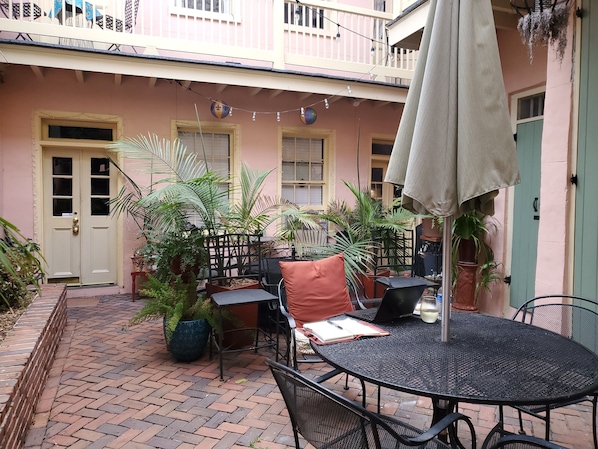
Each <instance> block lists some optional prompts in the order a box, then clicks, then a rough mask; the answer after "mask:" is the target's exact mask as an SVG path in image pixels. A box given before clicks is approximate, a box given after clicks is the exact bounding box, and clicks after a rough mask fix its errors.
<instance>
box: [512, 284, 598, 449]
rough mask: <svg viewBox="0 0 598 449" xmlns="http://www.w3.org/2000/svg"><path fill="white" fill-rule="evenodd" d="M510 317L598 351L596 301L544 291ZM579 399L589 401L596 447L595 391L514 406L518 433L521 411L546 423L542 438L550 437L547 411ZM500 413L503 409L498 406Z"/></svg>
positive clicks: (575, 402) (521, 424)
mask: <svg viewBox="0 0 598 449" xmlns="http://www.w3.org/2000/svg"><path fill="white" fill-rule="evenodd" d="M513 320H515V321H521V322H523V323H527V324H529V325H532V326H538V327H541V328H543V329H547V330H549V331H553V332H555V333H557V334H560V335H563V336H564V337H567V338H570V339H573V340H575V341H577V342H578V343H580V344H582V345H584V346H585V347H587V348H588V349H589V350H591V351H592V352H597V351H598V302H597V301H594V300H591V299H587V298H582V297H579V296H571V295H544V296H537V297H535V298H532V299H530V300H528V301H527V302H526V303H525V304H523V305H522V306H521V307H519V309H518V310H517V312H515V314H514V315H513ZM580 402H590V403H591V404H592V409H593V412H592V420H593V422H592V430H593V439H594V447H595V448H597V449H598V438H597V429H596V425H597V424H598V423H597V419H596V415H597V402H598V391H596V392H594V393H593V394H591V395H588V396H585V397H583V398H581V399H575V400H571V401H567V402H564V403H558V404H550V405H549V406H543V405H538V406H517V407H514V408H516V409H517V411H518V415H519V426H520V433H524V430H523V418H522V414H523V413H526V414H529V415H532V416H534V417H536V418H539V419H541V420H543V421H544V422H545V423H546V435H545V439H546V440H549V439H550V438H549V437H550V412H551V410H554V409H557V408H560V407H565V406H568V405H572V404H577V403H580ZM501 413H502V410H501Z"/></svg>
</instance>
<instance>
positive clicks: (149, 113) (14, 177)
mask: <svg viewBox="0 0 598 449" xmlns="http://www.w3.org/2000/svg"><path fill="white" fill-rule="evenodd" d="M198 70H200V69H198ZM84 77H85V80H84V82H83V83H81V82H78V81H77V80H76V78H75V74H74V72H72V71H68V70H46V71H44V76H43V78H41V79H40V78H37V77H36V76H35V75H34V73H33V71H32V70H31V69H30V68H29V67H20V66H14V65H13V66H10V67H9V68H8V70H7V72H6V73H5V78H4V83H2V84H0V98H2V106H1V109H0V114H1V117H0V148H1V150H2V155H1V157H2V162H3V165H2V167H1V168H2V178H1V185H0V188H1V200H0V216H2V217H5V218H7V219H8V220H10V221H12V222H14V223H15V224H17V225H18V226H19V227H20V228H21V229H22V230H23V232H24V233H25V234H26V235H27V236H29V237H33V233H34V229H35V226H34V211H33V209H34V206H37V207H41V204H40V201H41V199H40V198H35V189H36V183H37V182H38V180H36V179H34V171H33V167H32V162H33V142H34V131H33V130H34V123H33V122H34V120H33V119H34V116H35V112H36V111H60V112H62V113H64V112H66V113H67V118H70V119H72V120H85V119H88V118H89V116H88V114H105V115H114V116H117V117H119V118H121V119H122V124H123V132H124V135H125V136H128V137H135V136H137V135H139V134H147V133H148V132H151V133H156V134H157V135H159V136H160V137H163V138H167V139H169V138H170V132H171V120H174V119H177V120H188V121H195V105H197V108H198V111H199V118H200V120H201V121H202V122H204V123H205V122H207V121H215V120H217V119H216V118H214V117H213V116H212V115H211V114H210V108H209V106H210V100H209V98H211V97H214V96H217V97H218V98H219V99H221V100H223V101H225V102H226V103H228V104H229V105H231V106H233V107H234V114H233V117H229V118H227V119H226V120H227V123H231V122H234V123H238V124H239V125H240V132H239V138H240V154H241V159H242V160H243V161H246V162H247V163H249V164H250V166H251V167H252V168H255V169H269V168H272V167H277V166H278V164H279V162H278V157H279V156H278V148H279V143H278V138H279V127H284V126H296V127H301V126H305V125H302V123H301V122H300V117H299V113H298V112H296V111H295V112H293V113H286V114H284V113H283V114H282V115H281V121H280V122H277V121H276V114H273V115H272V114H270V115H266V114H258V116H257V119H256V121H255V122H254V121H252V119H251V113H250V112H244V111H257V112H258V113H259V112H272V111H285V110H291V109H296V108H298V107H301V106H305V105H309V104H310V103H313V102H314V101H317V100H318V98H316V97H313V98H309V99H307V100H299V98H298V96H297V95H296V94H293V93H282V94H280V95H278V96H277V97H275V98H271V97H270V96H269V95H268V93H267V92H263V93H260V94H258V95H255V96H252V95H250V94H249V93H248V91H247V90H245V89H242V88H236V87H227V88H226V89H225V90H224V91H223V92H222V93H221V94H217V93H216V92H215V89H214V86H210V85H201V84H197V83H195V84H192V85H191V90H185V89H184V88H182V87H181V86H180V85H178V84H177V83H175V82H171V81H167V80H163V79H160V80H158V82H157V84H156V85H155V86H154V87H150V85H149V82H148V80H147V79H141V78H134V77H123V80H122V83H121V85H117V84H116V83H115V80H114V77H113V76H111V75H108V74H101V73H86V74H85V75H84ZM342 88H344V85H343V86H341V88H340V89H342ZM375 106H376V105H375V104H374V103H372V102H362V103H361V104H360V105H359V106H358V107H354V106H353V105H352V102H350V101H349V100H348V99H345V98H342V99H340V100H338V101H336V102H331V104H330V109H328V110H326V109H325V108H324V105H323V104H321V105H319V106H315V108H316V110H317V112H318V118H317V121H316V123H315V124H314V125H311V128H322V129H327V130H335V133H336V135H335V139H336V146H335V151H336V158H335V159H334V160H332V161H331V164H332V173H333V175H334V177H333V178H332V179H333V182H334V185H335V189H336V197H337V198H338V199H346V200H349V199H350V198H351V197H350V195H349V193H348V190H347V189H346V188H345V187H344V186H343V184H342V181H343V180H347V181H350V182H352V183H357V148H358V145H357V136H358V132H357V130H358V128H360V136H361V139H360V144H359V147H360V152H361V157H360V170H361V173H360V175H361V182H362V185H364V186H365V185H367V184H366V183H367V182H368V180H369V154H370V148H371V140H372V136H376V137H380V136H386V137H387V138H388V139H389V140H390V141H392V140H393V139H394V136H395V134H396V130H397V126H398V121H399V117H400V113H401V107H400V105H386V106H383V107H375ZM277 189H278V186H277V176H276V175H275V174H272V175H270V177H269V178H268V180H267V183H266V187H265V193H266V194H276V193H277ZM134 237H135V227H134V226H132V225H131V224H127V225H126V227H125V239H124V255H123V264H124V281H125V286H126V288H128V287H129V284H130V276H128V272H129V271H130V268H129V267H130V260H129V256H130V254H131V253H132V250H133V249H134V248H135V247H136V246H137V243H136V242H135V239H134Z"/></svg>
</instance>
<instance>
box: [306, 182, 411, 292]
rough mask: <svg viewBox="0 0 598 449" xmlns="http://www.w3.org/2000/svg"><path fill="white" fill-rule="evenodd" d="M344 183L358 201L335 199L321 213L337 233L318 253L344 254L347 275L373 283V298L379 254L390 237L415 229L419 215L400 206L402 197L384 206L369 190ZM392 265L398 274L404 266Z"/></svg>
mask: <svg viewBox="0 0 598 449" xmlns="http://www.w3.org/2000/svg"><path fill="white" fill-rule="evenodd" d="M344 184H345V186H346V187H347V188H348V189H349V190H350V192H351V193H352V194H353V197H354V199H355V204H354V206H353V207H351V206H349V205H348V204H347V203H346V202H344V201H333V202H331V203H330V205H329V206H328V208H327V210H326V211H325V212H324V213H323V214H322V215H320V216H319V217H320V218H323V219H325V220H327V221H328V222H329V223H331V224H332V226H333V227H334V230H335V235H334V239H333V242H332V244H331V245H322V246H319V247H318V248H317V251H316V253H317V254H318V255H319V256H322V257H327V256H330V255H332V254H338V253H343V254H344V257H345V267H346V270H347V276H348V277H349V278H350V279H351V280H352V281H353V282H355V283H357V284H361V285H363V286H364V287H365V288H368V286H370V285H371V291H367V290H366V294H368V296H370V297H373V296H374V294H373V280H372V273H371V270H372V267H373V266H374V263H375V260H374V259H375V257H376V253H377V252H378V251H379V250H381V252H384V246H385V244H386V239H387V238H389V236H391V235H396V234H400V233H402V232H404V231H406V230H409V229H412V228H413V226H414V220H415V218H416V217H417V215H415V214H413V213H412V212H410V211H408V210H407V209H404V208H403V207H401V200H400V198H397V199H395V200H394V201H393V202H392V204H390V205H389V206H388V207H384V205H383V204H382V203H381V202H380V201H378V200H376V199H374V198H372V197H371V195H370V194H369V192H368V191H366V190H362V189H360V188H359V186H356V185H354V184H351V183H349V182H346V181H344ZM395 256H397V257H395V259H396V260H399V259H401V257H400V256H401V255H398V254H395ZM391 265H393V266H392V267H391V268H392V269H393V271H395V272H396V273H400V272H401V271H403V270H404V269H405V267H403V266H400V265H398V264H391ZM377 274H378V275H380V273H377ZM388 274H390V273H388Z"/></svg>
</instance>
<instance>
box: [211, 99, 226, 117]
mask: <svg viewBox="0 0 598 449" xmlns="http://www.w3.org/2000/svg"><path fill="white" fill-rule="evenodd" d="M210 112H211V113H212V115H213V116H214V117H216V118H226V117H228V114H229V112H230V107H229V105H227V104H226V103H224V102H222V101H212V104H211V106H210Z"/></svg>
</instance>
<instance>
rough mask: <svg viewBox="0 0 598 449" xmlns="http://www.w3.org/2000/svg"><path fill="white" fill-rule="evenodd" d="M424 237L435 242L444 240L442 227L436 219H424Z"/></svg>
mask: <svg viewBox="0 0 598 449" xmlns="http://www.w3.org/2000/svg"><path fill="white" fill-rule="evenodd" d="M422 236H424V237H427V239H428V240H432V241H434V242H439V241H440V240H441V239H442V226H441V225H440V223H438V220H437V219H436V218H422Z"/></svg>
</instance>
